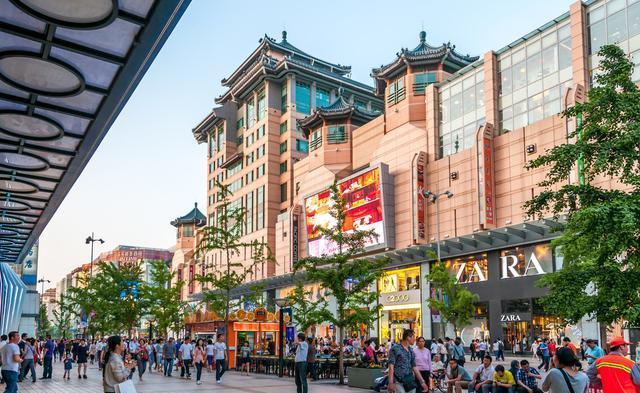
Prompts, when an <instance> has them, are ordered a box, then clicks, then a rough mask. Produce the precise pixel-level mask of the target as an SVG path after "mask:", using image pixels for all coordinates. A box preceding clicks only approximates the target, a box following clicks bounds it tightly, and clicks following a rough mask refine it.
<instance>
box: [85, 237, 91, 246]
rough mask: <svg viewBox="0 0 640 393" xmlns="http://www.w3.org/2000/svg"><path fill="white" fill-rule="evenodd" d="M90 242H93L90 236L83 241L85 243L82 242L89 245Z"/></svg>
mask: <svg viewBox="0 0 640 393" xmlns="http://www.w3.org/2000/svg"><path fill="white" fill-rule="evenodd" d="M92 240H93V239H92V238H91V236H89V237H87V238H86V239H85V241H84V242H85V244H89V243H91V241H92Z"/></svg>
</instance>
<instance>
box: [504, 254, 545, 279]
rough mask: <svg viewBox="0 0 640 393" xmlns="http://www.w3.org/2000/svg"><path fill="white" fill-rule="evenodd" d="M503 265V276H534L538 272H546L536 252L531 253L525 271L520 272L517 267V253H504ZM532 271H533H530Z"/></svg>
mask: <svg viewBox="0 0 640 393" xmlns="http://www.w3.org/2000/svg"><path fill="white" fill-rule="evenodd" d="M500 262H501V265H502V277H501V278H515V277H522V276H534V275H537V274H545V273H546V272H545V271H544V269H543V268H542V265H541V264H540V261H539V260H538V257H537V256H536V254H535V253H533V252H532V253H531V255H530V256H529V261H528V262H527V266H526V267H525V269H524V272H523V273H522V274H520V272H518V269H517V265H518V257H517V256H515V255H503V256H501V257H500ZM530 271H532V272H531V273H530Z"/></svg>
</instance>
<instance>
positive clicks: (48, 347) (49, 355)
mask: <svg viewBox="0 0 640 393" xmlns="http://www.w3.org/2000/svg"><path fill="white" fill-rule="evenodd" d="M55 350H56V345H55V344H54V343H53V340H51V336H50V335H47V342H45V343H44V366H43V372H42V379H51V375H52V373H53V364H52V363H53V353H54V352H55Z"/></svg>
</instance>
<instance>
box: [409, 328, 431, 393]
mask: <svg viewBox="0 0 640 393" xmlns="http://www.w3.org/2000/svg"><path fill="white" fill-rule="evenodd" d="M416 343H417V346H416V348H414V350H413V353H414V355H415V358H416V367H417V368H418V371H420V375H422V379H423V380H425V382H428V381H430V380H431V351H430V350H429V349H428V348H427V347H426V346H425V344H426V343H427V340H425V338H424V337H418V340H417V341H416ZM427 387H428V386H427ZM428 391H429V390H426V391H425V392H428ZM416 392H417V393H422V392H423V390H422V386H420V385H418V386H417V388H416Z"/></svg>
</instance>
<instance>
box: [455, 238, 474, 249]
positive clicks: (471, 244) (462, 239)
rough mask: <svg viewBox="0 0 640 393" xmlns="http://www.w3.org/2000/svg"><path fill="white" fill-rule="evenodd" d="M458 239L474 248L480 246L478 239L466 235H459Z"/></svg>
mask: <svg viewBox="0 0 640 393" xmlns="http://www.w3.org/2000/svg"><path fill="white" fill-rule="evenodd" d="M458 240H459V241H460V243H462V244H466V245H467V246H469V247H473V248H477V247H478V242H477V241H476V240H473V239H469V238H466V237H459V238H458Z"/></svg>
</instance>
